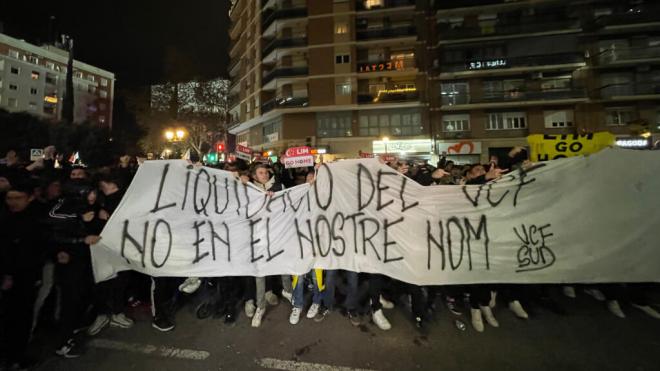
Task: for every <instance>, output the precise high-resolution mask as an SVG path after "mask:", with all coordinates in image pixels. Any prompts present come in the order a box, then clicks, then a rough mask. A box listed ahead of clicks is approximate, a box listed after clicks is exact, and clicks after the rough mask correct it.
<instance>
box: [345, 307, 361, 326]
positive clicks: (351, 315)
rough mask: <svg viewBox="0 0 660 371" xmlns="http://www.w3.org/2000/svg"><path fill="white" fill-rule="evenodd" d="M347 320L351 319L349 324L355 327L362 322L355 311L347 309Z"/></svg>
mask: <svg viewBox="0 0 660 371" xmlns="http://www.w3.org/2000/svg"><path fill="white" fill-rule="evenodd" d="M348 320H349V321H351V325H353V326H356V327H357V326H360V325H361V324H362V319H361V318H360V315H359V314H357V313H356V312H352V311H349V312H348Z"/></svg>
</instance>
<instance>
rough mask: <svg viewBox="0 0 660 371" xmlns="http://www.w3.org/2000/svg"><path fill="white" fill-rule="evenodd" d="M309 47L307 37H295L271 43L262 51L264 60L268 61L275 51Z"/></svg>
mask: <svg viewBox="0 0 660 371" xmlns="http://www.w3.org/2000/svg"><path fill="white" fill-rule="evenodd" d="M302 46H307V37H306V36H304V37H294V38H289V39H275V40H273V41H271V42H270V43H269V44H268V45H266V47H264V48H263V50H262V51H261V55H262V58H264V59H266V57H267V56H268V54H270V53H271V52H272V51H273V50H275V49H281V48H296V47H302Z"/></svg>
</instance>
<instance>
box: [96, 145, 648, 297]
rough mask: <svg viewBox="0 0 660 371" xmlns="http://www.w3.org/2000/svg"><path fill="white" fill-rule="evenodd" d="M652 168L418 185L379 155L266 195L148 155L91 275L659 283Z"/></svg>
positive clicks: (644, 157) (631, 159) (597, 163)
mask: <svg viewBox="0 0 660 371" xmlns="http://www.w3.org/2000/svg"><path fill="white" fill-rule="evenodd" d="M658 169H660V155H659V153H658V152H654V151H632V150H621V149H606V150H604V151H602V152H599V153H597V154H593V155H590V156H588V157H573V158H567V159H562V160H556V161H550V162H545V163H540V164H536V165H535V166H534V167H531V168H527V169H526V170H517V171H515V172H512V173H510V174H507V175H505V176H504V177H502V178H501V179H499V180H497V181H496V182H491V183H489V184H486V185H472V186H431V187H423V186H421V185H419V184H417V183H415V182H413V181H411V180H410V179H408V178H406V177H403V176H401V175H400V174H398V173H396V172H395V171H393V170H392V169H391V168H388V167H386V166H384V165H382V164H380V163H379V162H378V160H375V159H362V160H346V161H339V162H335V163H331V164H323V165H321V167H320V168H319V170H318V174H317V180H316V182H315V183H313V184H312V185H310V184H304V185H301V186H297V187H294V188H291V189H287V190H284V191H282V192H277V193H274V194H272V195H269V194H267V193H263V192H261V191H260V190H258V189H257V188H256V187H253V186H251V185H244V184H242V183H240V182H239V181H237V180H235V179H234V178H232V176H231V174H230V173H228V172H224V171H220V170H215V169H210V168H204V167H193V166H192V165H188V164H187V163H186V162H185V161H149V162H146V163H145V164H144V165H142V166H141V167H140V168H139V170H138V173H137V175H136V177H135V180H134V181H133V183H132V184H131V186H130V188H129V189H128V191H127V193H126V195H125V197H124V199H123V200H122V202H121V204H120V205H119V207H118V209H117V210H116V211H115V213H114V214H113V215H112V217H111V219H110V220H109V222H108V224H107V225H106V227H105V229H104V231H103V233H102V240H101V243H99V244H98V245H95V246H93V247H92V248H91V250H92V258H93V266H94V273H95V276H96V279H97V280H104V279H107V278H109V277H112V276H113V275H114V274H116V273H117V272H118V271H121V270H126V269H134V270H137V271H140V272H144V273H146V274H149V275H154V276H183V277H185V276H198V277H209V276H226V275H241V276H243V275H251V276H264V275H276V274H303V273H306V272H308V271H310V270H311V269H312V268H323V269H346V270H352V271H357V272H372V273H376V272H377V273H381V274H385V275H387V276H390V277H394V278H396V279H399V280H403V281H406V282H411V283H416V284H470V283H561V282H651V281H653V282H660V269H658V261H660V246H659V245H658V244H659V242H658V238H657V237H658V234H657V229H658V226H659V225H660V212H658V207H659V206H660V192H658V190H659V189H660V172H659V171H658Z"/></svg>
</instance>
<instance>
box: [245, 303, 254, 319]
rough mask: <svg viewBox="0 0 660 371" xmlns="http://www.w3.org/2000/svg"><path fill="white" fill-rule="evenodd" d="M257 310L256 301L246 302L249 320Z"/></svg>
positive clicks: (246, 312)
mask: <svg viewBox="0 0 660 371" xmlns="http://www.w3.org/2000/svg"><path fill="white" fill-rule="evenodd" d="M255 310H257V307H255V306H254V300H248V301H246V302H245V315H246V316H247V318H252V317H253V316H254V311H255Z"/></svg>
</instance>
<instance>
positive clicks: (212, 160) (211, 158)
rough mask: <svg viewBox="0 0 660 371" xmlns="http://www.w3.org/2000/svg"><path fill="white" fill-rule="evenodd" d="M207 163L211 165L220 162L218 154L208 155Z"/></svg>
mask: <svg viewBox="0 0 660 371" xmlns="http://www.w3.org/2000/svg"><path fill="white" fill-rule="evenodd" d="M206 162H208V163H209V164H215V163H217V162H218V154H217V153H215V152H211V153H209V154H207V155H206Z"/></svg>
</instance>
